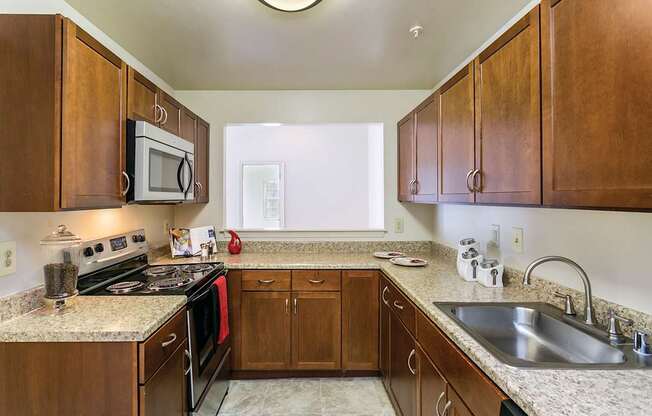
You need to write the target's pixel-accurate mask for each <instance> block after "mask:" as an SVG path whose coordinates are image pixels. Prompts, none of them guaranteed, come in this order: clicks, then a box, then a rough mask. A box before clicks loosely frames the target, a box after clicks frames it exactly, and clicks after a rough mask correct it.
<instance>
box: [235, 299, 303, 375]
mask: <svg viewBox="0 0 652 416" xmlns="http://www.w3.org/2000/svg"><path fill="white" fill-rule="evenodd" d="M240 302H241V305H240V324H241V328H240V343H241V351H240V357H241V358H240V359H241V362H242V367H241V368H242V369H247V370H285V369H288V368H290V364H291V356H290V351H291V343H290V334H291V332H290V331H291V326H290V323H291V315H290V292H262V291H261V292H242V294H241V299H240Z"/></svg>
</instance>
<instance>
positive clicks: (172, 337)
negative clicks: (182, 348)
mask: <svg viewBox="0 0 652 416" xmlns="http://www.w3.org/2000/svg"><path fill="white" fill-rule="evenodd" d="M176 340H177V334H175V333H174V332H173V333H171V334H170V336H169V337H168V339H167V341H163V342H161V347H163V348H166V347H169V346H170V345H172V344H174V341H176Z"/></svg>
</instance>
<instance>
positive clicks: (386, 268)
mask: <svg viewBox="0 0 652 416" xmlns="http://www.w3.org/2000/svg"><path fill="white" fill-rule="evenodd" d="M421 257H423V258H426V259H428V260H429V261H430V264H429V265H428V266H427V267H424V268H405V267H400V266H395V265H393V264H391V263H389V262H388V261H385V260H378V259H375V258H373V257H372V256H371V255H369V254H306V253H301V254H292V253H278V254H275V253H243V254H241V255H237V256H230V255H218V256H213V257H211V258H209V259H206V260H202V259H200V258H192V259H170V258H169V257H167V258H166V257H163V258H159V259H157V260H156V261H155V262H154V264H170V263H178V264H183V263H201V262H207V261H208V262H215V261H223V262H224V263H225V264H226V266H227V268H231V269H299V268H304V269H326V268H334V269H380V270H382V271H383V272H384V273H385V274H386V275H387V276H388V277H389V278H390V279H391V280H392V281H393V282H394V283H395V284H396V285H397V286H398V287H399V288H401V289H402V290H403V291H404V292H405V294H406V295H407V296H408V297H409V298H410V299H411V300H412V301H413V302H414V303H415V304H416V305H417V306H418V307H419V308H420V309H421V311H423V312H424V313H425V314H426V315H427V316H429V317H430V318H431V319H432V320H433V321H434V322H435V323H436V324H437V325H438V326H439V327H440V328H441V329H442V330H443V331H444V332H445V333H446V334H447V335H448V336H449V337H450V338H451V339H452V340H453V342H455V343H456V344H457V346H458V347H459V348H460V349H462V350H463V351H464V352H465V353H466V354H467V355H468V356H469V357H470V358H471V360H473V361H474V362H475V363H476V364H477V365H478V367H480V368H481V369H482V370H483V371H484V372H485V373H486V374H487V375H488V376H489V377H490V378H491V379H492V380H493V381H494V382H495V383H496V385H498V386H499V387H500V388H501V389H502V390H503V391H504V392H505V393H506V394H507V395H508V396H509V397H511V398H512V399H513V400H514V401H515V402H516V403H517V404H518V405H519V406H520V407H521V408H522V409H523V410H524V411H525V412H526V413H527V414H528V415H529V416H571V415H573V416H586V415H591V416H601V415H605V416H606V415H609V416H614V415H623V416H624V415H628V416H631V415H644V414H648V413H650V411H651V409H652V370H650V371H648V370H567V369H564V370H542V369H519V368H513V367H509V366H507V365H505V364H503V363H501V362H500V361H498V360H497V359H496V358H495V357H494V356H493V355H491V354H490V353H489V352H488V351H487V350H486V349H485V348H484V347H482V346H481V345H480V344H479V343H477V342H476V341H474V340H473V339H472V338H471V336H469V335H468V334H467V333H466V332H465V331H464V330H463V329H461V328H460V327H459V326H458V325H457V324H456V323H455V322H454V321H452V320H451V319H450V318H448V317H447V316H446V315H445V314H444V313H443V312H441V311H440V310H439V309H438V308H437V307H435V306H434V305H433V302H517V301H541V300H542V297H541V295H540V294H539V293H537V292H536V291H533V290H529V289H526V288H524V287H523V286H521V285H513V286H510V287H506V288H501V289H489V288H484V287H482V286H480V285H478V284H476V283H469V282H465V281H464V280H462V279H461V278H459V277H458V276H457V271H456V269H455V264H454V261H452V260H451V259H450V258H439V257H432V256H427V255H422V256H421Z"/></svg>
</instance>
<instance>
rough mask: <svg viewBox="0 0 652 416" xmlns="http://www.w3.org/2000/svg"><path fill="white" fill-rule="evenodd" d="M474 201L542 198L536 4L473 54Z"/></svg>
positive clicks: (535, 200) (523, 201) (536, 200)
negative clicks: (475, 189)
mask: <svg viewBox="0 0 652 416" xmlns="http://www.w3.org/2000/svg"><path fill="white" fill-rule="evenodd" d="M475 71H476V74H475V86H476V88H475V94H476V96H475V97H476V142H475V158H476V167H477V169H479V170H480V172H479V174H478V176H477V181H476V186H477V187H478V189H479V190H480V191H479V192H478V193H476V195H475V201H476V202H477V203H494V204H530V205H537V204H541V121H540V120H541V117H540V111H541V107H540V99H539V97H540V84H539V74H540V69H539V7H538V6H537V7H536V8H534V9H533V10H532V11H531V12H530V13H529V14H528V15H527V16H525V17H523V18H522V19H521V20H520V21H519V22H518V23H516V24H515V25H514V26H513V27H512V28H510V29H509V30H508V31H507V32H506V33H505V34H504V35H503V36H501V37H500V38H498V40H496V41H495V42H494V43H493V44H492V45H491V46H489V47H488V48H487V49H486V50H484V51H483V52H482V53H481V54H480V56H479V57H478V58H477V59H476V64H475Z"/></svg>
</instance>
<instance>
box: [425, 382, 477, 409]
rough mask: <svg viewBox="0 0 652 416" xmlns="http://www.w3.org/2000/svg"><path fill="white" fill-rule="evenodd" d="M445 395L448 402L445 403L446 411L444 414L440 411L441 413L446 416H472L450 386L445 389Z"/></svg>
mask: <svg viewBox="0 0 652 416" xmlns="http://www.w3.org/2000/svg"><path fill="white" fill-rule="evenodd" d="M446 395H447V397H448V402H446V406H448V411H447V412H444V411H443V410H442V413H444V414H446V416H474V415H473V413H471V411H470V410H469V408H468V407H466V405H465V404H464V402H463V401H462V399H461V398H460V396H459V395H458V394H457V393H456V392H455V390H453V389H452V388H451V387H450V386H447V388H446ZM433 414H434V413H433Z"/></svg>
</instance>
